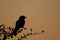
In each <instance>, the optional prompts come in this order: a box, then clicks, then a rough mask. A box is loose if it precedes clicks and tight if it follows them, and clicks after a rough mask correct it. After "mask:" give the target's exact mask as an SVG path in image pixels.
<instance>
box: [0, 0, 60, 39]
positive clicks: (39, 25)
mask: <svg viewBox="0 0 60 40" xmlns="http://www.w3.org/2000/svg"><path fill="white" fill-rule="evenodd" d="M21 15H25V16H26V17H27V19H26V24H25V27H27V28H32V29H33V31H36V32H41V30H45V33H44V34H41V35H38V36H37V35H36V36H31V37H29V38H28V39H27V40H60V0H0V24H2V23H3V24H5V25H7V26H15V22H16V20H17V19H18V18H19V16H21ZM13 40H14V39H13Z"/></svg>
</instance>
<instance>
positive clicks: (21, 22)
mask: <svg viewBox="0 0 60 40" xmlns="http://www.w3.org/2000/svg"><path fill="white" fill-rule="evenodd" d="M25 18H26V17H25V16H24V15H22V16H20V17H19V19H18V20H17V21H16V24H15V29H14V31H13V32H12V35H15V36H16V35H17V31H18V30H19V29H20V28H24V25H25V20H24V19H25Z"/></svg>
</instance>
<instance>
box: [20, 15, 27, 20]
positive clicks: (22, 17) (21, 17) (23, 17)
mask: <svg viewBox="0 0 60 40" xmlns="http://www.w3.org/2000/svg"><path fill="white" fill-rule="evenodd" d="M25 18H27V17H25V16H24V15H22V16H20V17H19V19H25Z"/></svg>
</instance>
